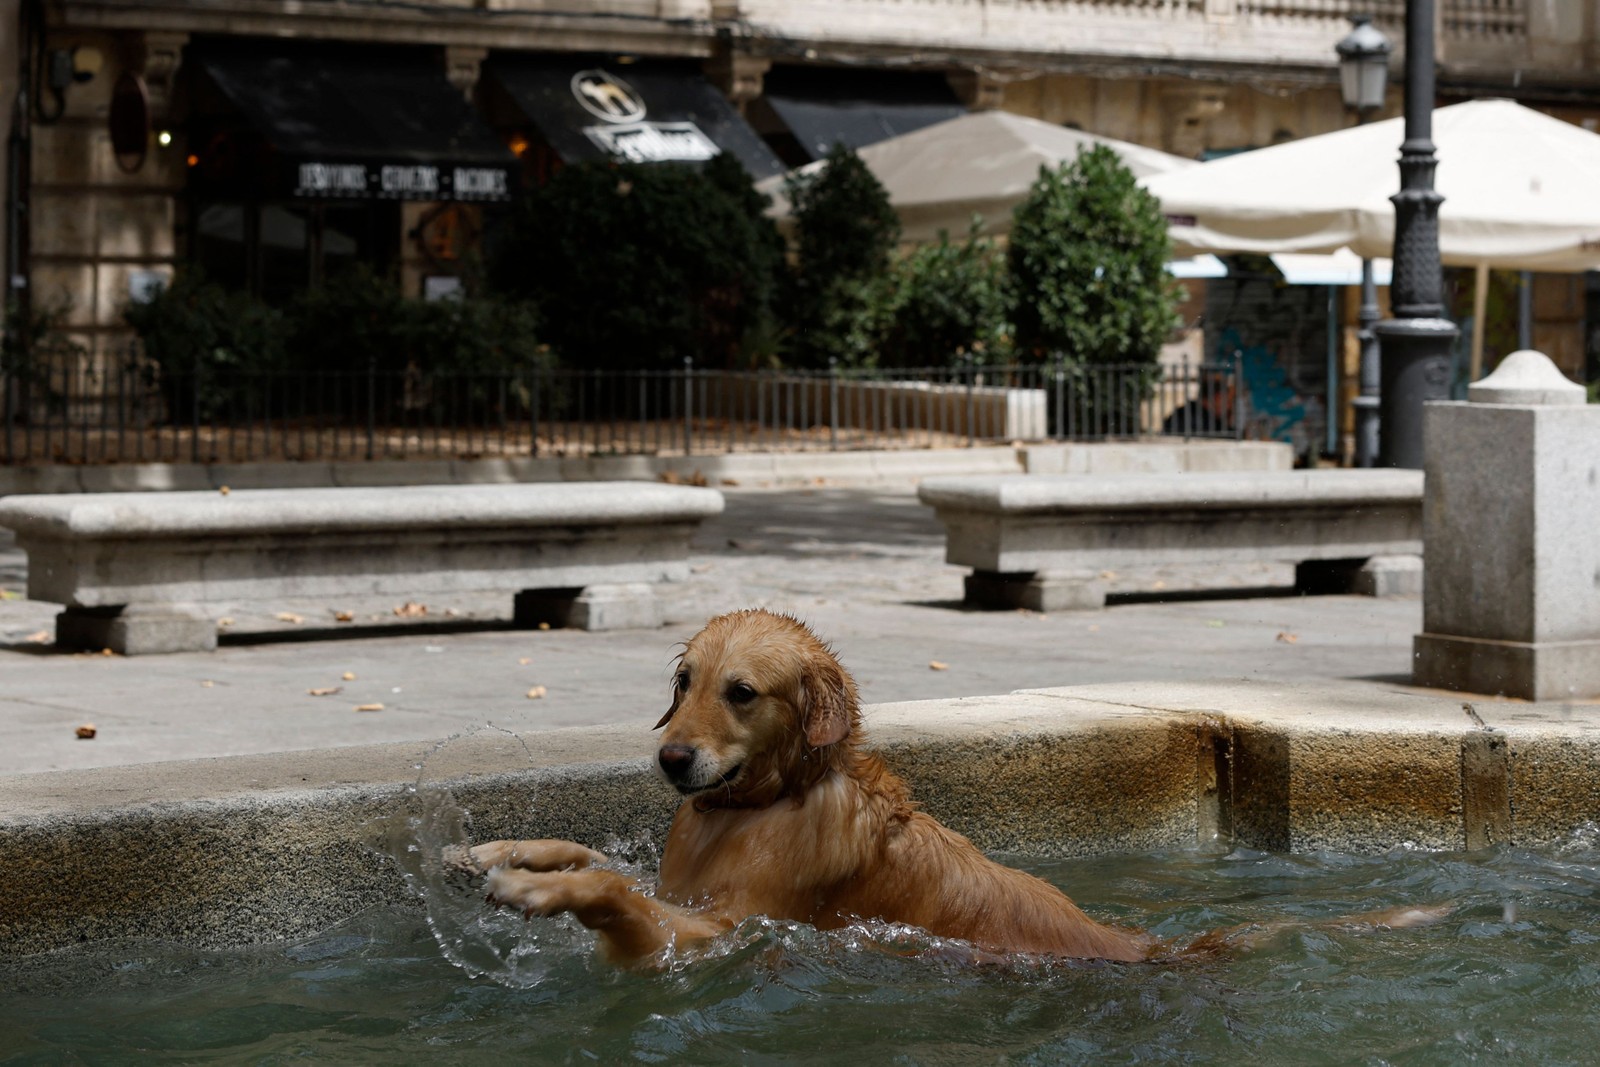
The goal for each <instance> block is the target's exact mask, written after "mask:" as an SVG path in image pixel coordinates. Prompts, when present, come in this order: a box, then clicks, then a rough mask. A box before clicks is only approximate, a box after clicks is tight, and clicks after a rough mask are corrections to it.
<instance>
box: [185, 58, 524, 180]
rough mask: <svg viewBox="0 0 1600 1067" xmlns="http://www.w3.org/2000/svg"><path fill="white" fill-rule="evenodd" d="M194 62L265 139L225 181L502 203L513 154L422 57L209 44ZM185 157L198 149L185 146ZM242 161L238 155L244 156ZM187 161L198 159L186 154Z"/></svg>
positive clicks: (434, 62) (436, 65) (200, 148)
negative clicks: (254, 167) (261, 153)
mask: <svg viewBox="0 0 1600 1067" xmlns="http://www.w3.org/2000/svg"><path fill="white" fill-rule="evenodd" d="M195 51H196V56H195V62H196V63H197V65H198V66H199V67H200V68H202V69H203V70H204V72H205V74H206V75H207V76H208V77H209V78H210V80H211V81H212V82H213V83H214V84H215V85H216V87H217V89H219V90H220V91H221V93H222V95H223V96H224V97H226V98H227V100H228V101H229V102H231V103H232V104H233V106H234V107H235V108H236V109H237V110H238V111H239V112H240V113H241V114H242V115H243V116H244V117H245V118H246V119H247V120H248V123H249V125H250V126H251V127H253V129H254V131H255V133H256V134H258V135H259V137H260V139H261V140H263V141H265V142H266V145H267V148H268V151H267V152H266V160H267V162H268V163H269V170H270V173H266V174H250V173H248V171H249V169H250V168H249V166H248V165H247V166H244V167H237V166H236V167H235V168H234V170H235V171H245V172H246V173H242V174H241V173H232V174H229V175H228V178H229V179H230V180H231V181H233V182H235V183H238V182H240V181H242V180H251V181H255V182H258V183H261V184H262V185H263V186H266V188H263V189H262V191H263V192H272V193H280V194H283V195H287V196H291V197H306V198H322V199H389V200H467V201H503V200H509V199H510V198H511V194H512V192H513V191H514V174H515V167H516V157H514V156H513V155H512V154H511V152H510V150H509V149H507V148H506V147H505V146H504V145H503V144H502V143H501V142H500V139H499V138H498V137H496V136H495V134H494V131H492V130H491V129H489V127H488V125H487V124H486V123H485V122H484V121H483V120H482V119H481V118H480V117H479V116H478V114H477V112H476V111H474V110H473V108H472V105H471V104H469V103H468V102H467V100H466V99H465V98H464V97H463V96H462V94H461V93H460V91H459V90H457V89H456V88H454V87H453V86H452V85H451V84H450V83H449V81H447V80H446V78H445V74H444V67H443V64H442V62H441V61H440V60H439V58H438V56H437V54H436V53H433V52H431V50H425V49H377V48H363V49H357V48H335V47H326V46H294V45H290V44H285V45H283V46H281V47H279V48H264V47H263V46H262V43H261V42H260V41H251V42H249V44H248V46H243V45H240V44H235V43H231V42H213V43H209V44H206V45H203V46H200V47H197V48H196V50H195ZM191 149H192V150H193V151H195V152H196V153H203V152H205V151H207V149H208V145H207V144H191ZM247 158H248V157H247ZM196 162H197V163H199V162H201V160H200V159H199V157H198V155H197V160H196Z"/></svg>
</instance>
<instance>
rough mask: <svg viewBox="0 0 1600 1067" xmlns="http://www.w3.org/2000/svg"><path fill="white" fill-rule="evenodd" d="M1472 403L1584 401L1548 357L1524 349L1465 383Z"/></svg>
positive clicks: (1577, 388)
mask: <svg viewBox="0 0 1600 1067" xmlns="http://www.w3.org/2000/svg"><path fill="white" fill-rule="evenodd" d="M1467 399H1468V400H1470V401H1471V402H1472V403H1474V404H1519V405H1534V404H1560V405H1566V404H1582V403H1585V402H1586V401H1587V400H1588V397H1587V395H1586V394H1585V392H1584V388H1583V386H1581V385H1575V384H1573V383H1572V382H1569V381H1568V380H1567V379H1566V376H1565V375H1563V374H1562V373H1561V372H1560V371H1559V370H1557V369H1556V365H1555V364H1554V363H1552V362H1550V357H1549V356H1547V355H1545V354H1544V353H1543V352H1536V351H1534V350H1533V349H1531V348H1524V349H1522V350H1521V351H1520V352H1513V353H1511V354H1510V355H1509V356H1507V357H1506V358H1505V359H1502V360H1501V361H1500V365H1499V366H1498V367H1496V368H1495V369H1494V373H1493V374H1491V375H1489V376H1488V377H1487V378H1484V379H1483V380H1482V381H1479V382H1473V383H1472V384H1471V385H1469V386H1467Z"/></svg>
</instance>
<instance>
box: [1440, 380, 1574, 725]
mask: <svg viewBox="0 0 1600 1067" xmlns="http://www.w3.org/2000/svg"><path fill="white" fill-rule="evenodd" d="M1468 396H1469V400H1468V402H1467V403H1443V404H1430V405H1428V407H1427V409H1426V413H1425V416H1424V433H1425V439H1426V446H1425V447H1426V465H1425V471H1426V476H1427V489H1426V494H1425V497H1424V501H1423V543H1424V546H1425V547H1424V550H1423V558H1424V559H1425V560H1426V561H1427V567H1426V570H1425V573H1424V578H1423V594H1422V606H1423V632H1422V633H1420V634H1418V635H1417V636H1416V639H1415V641H1414V646H1413V651H1414V654H1415V659H1414V664H1413V668H1412V678H1413V680H1414V681H1415V682H1416V684H1418V685H1426V686H1436V687H1439V688H1445V689H1457V690H1463V691H1467V692H1475V693H1496V694H1504V695H1506V696H1514V697H1523V698H1526V699H1530V700H1570V699H1576V698H1581V697H1589V696H1595V695H1600V537H1597V536H1596V531H1597V530H1600V407H1597V406H1594V405H1589V404H1585V403H1584V393H1583V389H1582V388H1581V387H1579V386H1576V385H1573V384H1572V383H1571V382H1568V381H1567V380H1566V379H1565V378H1563V377H1562V376H1561V373H1560V372H1559V371H1558V370H1556V368H1555V365H1554V364H1552V363H1551V362H1550V360H1549V359H1548V358H1547V357H1546V356H1544V355H1543V354H1542V353H1539V352H1531V351H1524V352H1515V353H1512V354H1511V355H1510V356H1507V357H1506V358H1505V360H1503V361H1502V363H1501V365H1500V367H1499V369H1497V370H1496V371H1495V373H1494V374H1492V375H1490V376H1489V377H1488V378H1485V379H1484V380H1483V381H1481V382H1478V383H1476V384H1474V385H1472V386H1471V387H1470V388H1469V391H1468Z"/></svg>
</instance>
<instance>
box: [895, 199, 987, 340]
mask: <svg viewBox="0 0 1600 1067" xmlns="http://www.w3.org/2000/svg"><path fill="white" fill-rule="evenodd" d="M891 288H892V293H891V303H890V306H889V307H888V308H887V309H886V311H885V313H884V314H883V316H882V318H883V320H884V323H885V328H884V330H883V332H882V336H881V338H880V340H879V343H878V363H879V364H880V365H882V366H894V367H924V366H945V365H948V364H951V363H954V362H956V361H957V360H960V359H965V358H971V359H974V360H976V361H978V362H982V363H999V362H1004V361H1005V360H1006V359H1007V358H1009V356H1010V337H1009V332H1010V325H1009V323H1008V321H1007V316H1008V313H1009V311H1010V305H1009V292H1008V290H1007V288H1006V274H1005V259H1004V257H1003V256H1001V255H1000V254H999V253H998V252H997V250H996V249H995V246H994V242H992V241H988V240H985V239H983V238H982V237H980V236H979V234H978V227H977V226H976V225H974V226H973V229H972V231H971V233H969V234H968V238H967V240H966V241H960V242H952V241H951V240H950V237H949V235H948V234H945V233H941V234H940V235H939V242H938V243H937V244H930V245H923V246H922V247H920V248H918V249H916V250H915V251H913V252H912V253H911V254H910V255H908V256H906V257H905V258H904V259H902V260H900V261H899V262H898V263H897V264H896V265H895V268H894V284H893V286H892V287H891Z"/></svg>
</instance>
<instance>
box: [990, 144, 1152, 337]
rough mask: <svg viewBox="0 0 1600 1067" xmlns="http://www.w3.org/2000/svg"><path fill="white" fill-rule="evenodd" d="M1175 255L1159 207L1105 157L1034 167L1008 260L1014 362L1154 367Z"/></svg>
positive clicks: (1086, 155)
mask: <svg viewBox="0 0 1600 1067" xmlns="http://www.w3.org/2000/svg"><path fill="white" fill-rule="evenodd" d="M1171 251H1172V246H1171V241H1170V239H1169V238H1168V236H1167V224H1166V220H1165V219H1164V218H1163V217H1162V214H1161V207H1160V204H1159V203H1158V202H1157V201H1156V199H1155V198H1154V197H1153V196H1151V195H1150V194H1149V193H1147V192H1146V191H1145V190H1143V189H1142V188H1140V187H1139V185H1138V183H1137V182H1136V181H1135V180H1134V177H1133V172H1132V171H1130V170H1129V169H1128V168H1127V167H1126V166H1125V165H1124V164H1123V162H1122V160H1121V158H1120V157H1118V156H1117V154H1116V153H1115V152H1113V151H1112V150H1111V149H1109V148H1107V147H1105V146H1104V145H1096V146H1095V147H1093V148H1089V149H1083V150H1080V151H1079V153H1078V158H1077V159H1076V160H1074V161H1073V162H1072V163H1069V164H1064V165H1063V166H1062V167H1060V168H1059V169H1057V170H1054V171H1052V170H1049V169H1047V168H1040V171H1039V178H1038V180H1037V181H1035V182H1034V184H1033V188H1032V189H1031V190H1030V191H1029V193H1028V196H1027V199H1025V200H1024V201H1023V202H1022V204H1020V205H1018V207H1017V210H1016V213H1015V216H1014V219H1013V223H1012V228H1011V242H1010V247H1009V249H1008V253H1007V262H1008V265H1009V268H1010V275H1011V284H1012V300H1013V303H1012V322H1013V323H1014V325H1015V329H1016V344H1017V349H1018V351H1019V353H1020V354H1023V355H1025V356H1029V357H1032V358H1035V359H1044V358H1049V357H1050V356H1052V355H1055V354H1059V355H1061V356H1063V357H1064V358H1066V359H1067V360H1069V361H1073V362H1082V363H1144V362H1150V363H1153V362H1154V361H1155V360H1156V357H1157V354H1158V353H1159V351H1160V348H1161V345H1162V343H1163V342H1164V341H1165V340H1166V339H1167V336H1168V335H1169V334H1170V333H1171V331H1172V328H1173V327H1174V325H1176V319H1177V307H1178V300H1179V293H1178V286H1177V282H1176V281H1174V280H1173V278H1172V276H1171V275H1170V274H1168V273H1167V270H1166V263H1167V260H1168V259H1170V258H1171Z"/></svg>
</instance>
